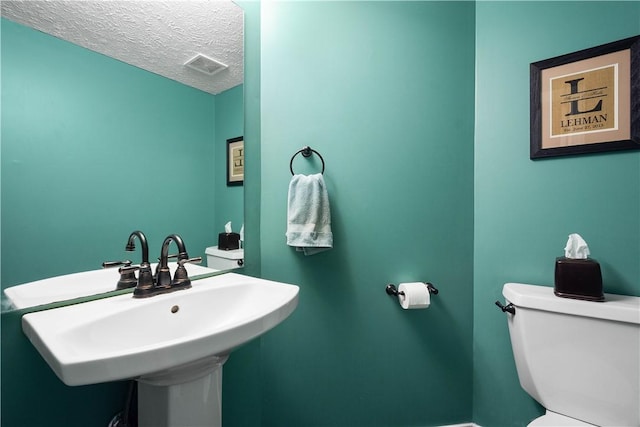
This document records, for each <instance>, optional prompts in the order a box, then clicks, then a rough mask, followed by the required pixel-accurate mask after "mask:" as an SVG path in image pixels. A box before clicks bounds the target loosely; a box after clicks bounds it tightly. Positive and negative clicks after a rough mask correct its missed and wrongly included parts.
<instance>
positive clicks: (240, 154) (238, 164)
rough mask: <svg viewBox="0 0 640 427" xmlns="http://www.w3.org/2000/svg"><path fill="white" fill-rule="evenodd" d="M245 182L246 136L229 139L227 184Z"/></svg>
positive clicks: (241, 183) (232, 184) (233, 184)
mask: <svg viewBox="0 0 640 427" xmlns="http://www.w3.org/2000/svg"><path fill="white" fill-rule="evenodd" d="M243 184H244V137H243V136H238V137H236V138H231V139H227V186H235V185H243Z"/></svg>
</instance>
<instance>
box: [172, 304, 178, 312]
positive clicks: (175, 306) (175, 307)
mask: <svg viewBox="0 0 640 427" xmlns="http://www.w3.org/2000/svg"><path fill="white" fill-rule="evenodd" d="M178 310H180V307H178V306H177V305H174V306H173V307H171V312H172V313H177V312H178Z"/></svg>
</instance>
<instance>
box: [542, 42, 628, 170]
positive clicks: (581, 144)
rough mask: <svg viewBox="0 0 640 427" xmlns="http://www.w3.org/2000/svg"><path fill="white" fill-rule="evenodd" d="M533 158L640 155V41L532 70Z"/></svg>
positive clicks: (581, 53)
mask: <svg viewBox="0 0 640 427" xmlns="http://www.w3.org/2000/svg"><path fill="white" fill-rule="evenodd" d="M530 109H531V111H530V126H531V129H530V131H531V140H530V158H531V159H540V158H547V157H555V156H566V155H576V154H585V153H598V152H604V151H614V150H632V149H640V36H634V37H630V38H627V39H623V40H618V41H615V42H612V43H607V44H604V45H601V46H596V47H593V48H589V49H585V50H581V51H578V52H573V53H569V54H566V55H562V56H558V57H555V58H550V59H545V60H543V61H538V62H534V63H532V64H530Z"/></svg>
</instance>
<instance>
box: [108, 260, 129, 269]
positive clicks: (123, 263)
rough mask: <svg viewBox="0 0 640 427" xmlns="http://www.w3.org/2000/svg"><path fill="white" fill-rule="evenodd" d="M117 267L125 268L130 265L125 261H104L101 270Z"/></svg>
mask: <svg viewBox="0 0 640 427" xmlns="http://www.w3.org/2000/svg"><path fill="white" fill-rule="evenodd" d="M119 265H124V266H126V267H128V266H130V265H131V261H130V260H128V259H126V260H124V261H105V262H103V263H102V268H111V267H117V266H119Z"/></svg>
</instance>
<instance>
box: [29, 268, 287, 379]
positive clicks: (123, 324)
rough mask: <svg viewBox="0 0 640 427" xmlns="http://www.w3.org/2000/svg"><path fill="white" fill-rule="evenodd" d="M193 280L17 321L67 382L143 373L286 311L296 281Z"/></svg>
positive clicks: (186, 358) (246, 336)
mask: <svg viewBox="0 0 640 427" xmlns="http://www.w3.org/2000/svg"><path fill="white" fill-rule="evenodd" d="M192 285H193V286H192V288H191V289H186V290H181V291H177V292H172V293H169V294H164V295H158V296H154V297H151V298H143V299H135V298H132V296H131V295H130V294H126V295H119V296H115V297H111V298H106V299H102V300H97V301H91V302H87V303H83V304H77V305H72V306H67V307H62V308H56V309H52V310H46V311H41V312H36V313H30V314H26V315H25V316H24V317H23V318H22V329H23V331H24V333H25V334H26V335H27V337H28V338H29V340H30V341H31V342H32V343H33V345H34V346H35V347H36V349H37V350H38V352H40V354H41V355H42V357H43V358H44V359H45V360H46V361H47V363H48V364H49V366H50V367H51V368H52V369H53V371H54V372H55V373H56V374H57V375H58V377H59V378H60V379H61V380H62V381H63V382H64V383H65V384H67V385H85V384H95V383H101V382H107V381H116V380H124V379H130V378H137V377H144V376H146V375H152V374H155V373H160V372H163V371H166V370H168V369H177V368H179V367H181V366H190V364H193V363H196V362H198V361H199V360H203V359H206V358H208V357H211V356H216V355H217V356H224V355H227V354H229V352H230V351H232V350H233V349H234V348H236V347H237V346H239V345H241V344H243V343H245V342H247V341H249V340H251V339H253V338H256V337H257V336H259V335H261V334H263V333H264V332H266V331H268V330H269V329H271V328H273V327H274V326H276V325H278V324H279V323H280V322H282V321H283V320H284V319H285V318H287V316H289V315H290V314H291V313H292V312H293V310H294V309H295V307H296V306H297V303H298V290H299V288H298V287H297V286H295V285H289V284H284V283H278V282H272V281H268V280H264V279H258V278H253V277H249V276H244V275H241V274H236V273H226V274H223V275H220V276H215V277H209V278H205V279H201V280H197V281H194V282H192Z"/></svg>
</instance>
